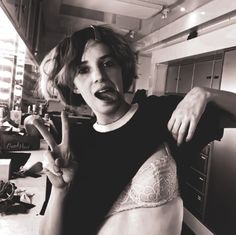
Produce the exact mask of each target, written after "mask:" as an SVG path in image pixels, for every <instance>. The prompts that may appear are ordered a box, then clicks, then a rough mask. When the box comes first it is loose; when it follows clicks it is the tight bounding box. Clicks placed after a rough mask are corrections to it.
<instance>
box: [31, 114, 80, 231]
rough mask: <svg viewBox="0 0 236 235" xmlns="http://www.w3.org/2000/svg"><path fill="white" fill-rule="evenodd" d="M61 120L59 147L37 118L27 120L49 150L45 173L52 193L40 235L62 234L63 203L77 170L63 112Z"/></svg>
mask: <svg viewBox="0 0 236 235" xmlns="http://www.w3.org/2000/svg"><path fill="white" fill-rule="evenodd" d="M61 120H62V142H61V143H60V144H59V145H58V144H56V142H55V140H54V139H53V137H52V135H51V134H50V133H49V132H48V131H47V129H46V127H45V126H44V125H43V122H42V121H41V119H40V118H39V117H37V116H31V117H29V118H28V120H27V121H28V122H30V123H31V124H32V125H34V126H35V127H36V128H37V129H38V130H39V132H40V133H41V134H42V136H43V137H44V139H45V140H46V142H47V143H48V145H49V147H50V149H51V151H47V152H46V154H45V157H46V160H47V164H46V165H45V172H46V174H47V176H48V178H49V180H50V182H51V183H52V191H51V195H50V199H49V202H48V205H47V209H46V213H45V215H44V216H43V218H42V222H41V225H40V232H39V234H40V235H48V234H50V235H62V234H63V211H64V202H65V198H66V195H67V193H68V191H69V187H70V185H71V182H72V180H73V178H74V175H75V172H76V169H77V163H76V162H75V161H74V160H73V158H72V153H71V151H70V148H69V124H68V119H67V115H66V114H65V112H62V116H61Z"/></svg>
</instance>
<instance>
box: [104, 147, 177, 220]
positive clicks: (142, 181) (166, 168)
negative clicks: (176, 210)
mask: <svg viewBox="0 0 236 235" xmlns="http://www.w3.org/2000/svg"><path fill="white" fill-rule="evenodd" d="M177 196H179V190H178V179H177V170H176V163H175V160H174V159H173V158H172V156H171V154H170V151H169V149H168V146H167V145H166V144H164V145H162V147H161V148H159V149H158V150H157V151H156V152H155V153H154V154H153V155H152V156H151V157H149V158H148V159H147V160H146V162H144V164H143V165H142V166H141V168H140V169H139V170H138V171H137V173H136V174H135V176H134V177H133V179H132V180H131V182H130V183H129V184H128V185H127V187H126V188H125V190H124V191H123V192H122V193H121V194H120V196H119V198H118V199H117V201H116V202H115V203H114V204H113V206H112V208H111V210H110V211H109V213H108V215H107V216H111V215H113V214H116V213H118V212H121V211H125V210H130V209H135V208H141V207H145V208H148V207H149V208H150V207H157V206H160V205H163V204H165V203H167V202H169V201H171V200H172V199H174V198H176V197H177Z"/></svg>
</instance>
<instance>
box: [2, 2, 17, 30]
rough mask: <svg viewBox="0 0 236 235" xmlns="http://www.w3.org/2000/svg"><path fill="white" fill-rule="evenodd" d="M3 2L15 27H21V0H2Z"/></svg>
mask: <svg viewBox="0 0 236 235" xmlns="http://www.w3.org/2000/svg"><path fill="white" fill-rule="evenodd" d="M2 4H3V9H5V10H7V11H6V13H7V15H8V16H9V18H10V19H11V20H12V22H14V25H15V27H16V28H19V16H20V9H21V7H20V6H21V0H2Z"/></svg>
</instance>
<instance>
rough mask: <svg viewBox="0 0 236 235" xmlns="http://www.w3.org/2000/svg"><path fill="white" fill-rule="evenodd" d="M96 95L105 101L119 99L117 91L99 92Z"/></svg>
mask: <svg viewBox="0 0 236 235" xmlns="http://www.w3.org/2000/svg"><path fill="white" fill-rule="evenodd" d="M95 95H96V97H97V98H98V99H101V100H104V101H115V100H116V99H117V92H115V91H106V92H101V93H100V92H97V93H96V94H95Z"/></svg>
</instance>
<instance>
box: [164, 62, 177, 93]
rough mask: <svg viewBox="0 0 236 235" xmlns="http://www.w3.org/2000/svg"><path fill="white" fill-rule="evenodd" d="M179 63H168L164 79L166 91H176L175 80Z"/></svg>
mask: <svg viewBox="0 0 236 235" xmlns="http://www.w3.org/2000/svg"><path fill="white" fill-rule="evenodd" d="M179 71H180V65H178V64H177V65H170V66H168V70H167V79H166V87H165V92H166V93H176V92H177V80H178V77H179Z"/></svg>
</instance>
